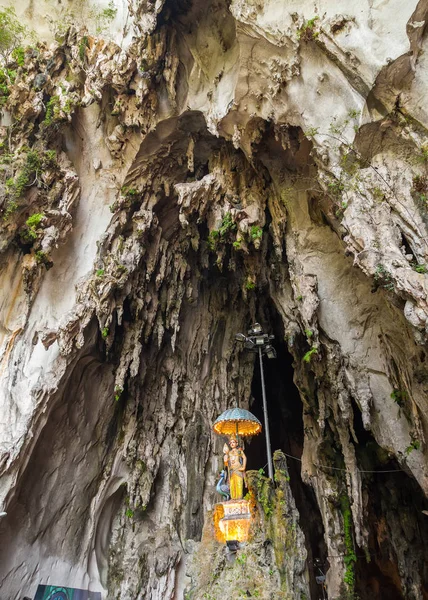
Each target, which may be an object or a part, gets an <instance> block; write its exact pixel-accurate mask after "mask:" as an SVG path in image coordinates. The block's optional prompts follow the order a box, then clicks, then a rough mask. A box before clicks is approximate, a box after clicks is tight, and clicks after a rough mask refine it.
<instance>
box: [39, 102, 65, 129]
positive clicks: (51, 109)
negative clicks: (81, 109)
mask: <svg viewBox="0 0 428 600" xmlns="http://www.w3.org/2000/svg"><path fill="white" fill-rule="evenodd" d="M60 111H61V103H60V100H59V96H51V98H50V100H49V101H48V103H47V104H46V114H45V119H44V121H43V122H44V123H45V124H46V125H52V123H53V122H54V121H56V120H58V119H59V117H60V114H61V113H60Z"/></svg>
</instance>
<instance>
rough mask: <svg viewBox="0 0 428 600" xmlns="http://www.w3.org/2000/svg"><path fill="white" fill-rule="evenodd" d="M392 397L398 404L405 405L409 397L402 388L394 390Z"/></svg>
mask: <svg viewBox="0 0 428 600" xmlns="http://www.w3.org/2000/svg"><path fill="white" fill-rule="evenodd" d="M391 398H392V399H393V400H394V402H395V403H396V404H398V406H403V404H404V402H405V400H406V398H407V392H403V391H400V390H393V391H392V393H391Z"/></svg>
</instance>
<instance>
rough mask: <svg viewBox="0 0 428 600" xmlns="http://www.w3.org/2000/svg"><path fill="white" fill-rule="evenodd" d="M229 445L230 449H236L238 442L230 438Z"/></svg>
mask: <svg viewBox="0 0 428 600" xmlns="http://www.w3.org/2000/svg"><path fill="white" fill-rule="evenodd" d="M229 444H230V447H231V448H236V446H237V445H238V442H237V441H236V440H235V439H234V438H232V439H231V440H230V442H229Z"/></svg>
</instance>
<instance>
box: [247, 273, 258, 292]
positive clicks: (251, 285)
mask: <svg viewBox="0 0 428 600" xmlns="http://www.w3.org/2000/svg"><path fill="white" fill-rule="evenodd" d="M255 287H256V282H255V281H254V279H253V278H252V277H250V276H248V277H247V279H246V280H245V289H246V290H254V289H255Z"/></svg>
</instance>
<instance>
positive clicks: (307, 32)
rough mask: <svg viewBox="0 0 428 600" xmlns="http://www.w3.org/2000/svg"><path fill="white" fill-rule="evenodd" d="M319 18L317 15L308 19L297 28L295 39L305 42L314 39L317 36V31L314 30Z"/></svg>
mask: <svg viewBox="0 0 428 600" xmlns="http://www.w3.org/2000/svg"><path fill="white" fill-rule="evenodd" d="M318 20H319V17H318V16H315V17H313V18H312V19H309V21H306V23H304V24H303V25H302V27H300V29H298V30H297V39H298V40H304V41H305V42H309V41H310V40H314V39H316V38H317V37H318V36H319V31H316V24H317V21H318Z"/></svg>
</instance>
